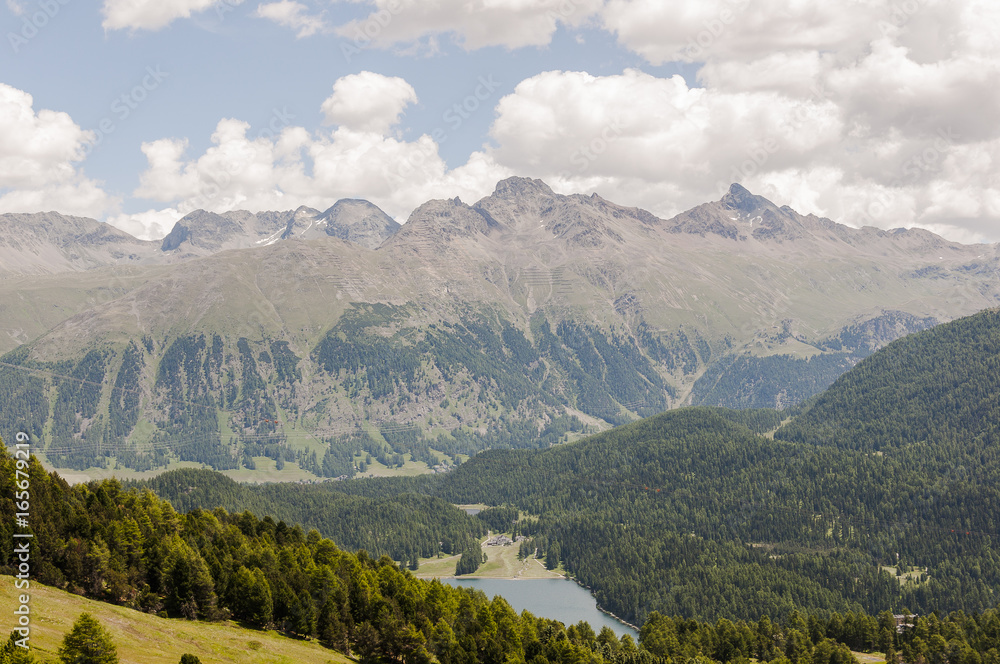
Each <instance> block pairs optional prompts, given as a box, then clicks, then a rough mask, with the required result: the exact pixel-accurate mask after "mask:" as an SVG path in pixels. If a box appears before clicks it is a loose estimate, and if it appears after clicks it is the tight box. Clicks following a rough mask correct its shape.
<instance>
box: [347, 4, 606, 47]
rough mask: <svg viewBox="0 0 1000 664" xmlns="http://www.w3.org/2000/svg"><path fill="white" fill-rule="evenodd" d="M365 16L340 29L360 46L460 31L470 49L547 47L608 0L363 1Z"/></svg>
mask: <svg viewBox="0 0 1000 664" xmlns="http://www.w3.org/2000/svg"><path fill="white" fill-rule="evenodd" d="M363 1H364V3H365V4H369V5H372V6H373V7H372V12H371V13H370V14H369V15H368V16H367V17H366V18H364V19H360V20H356V21H351V22H349V23H347V24H345V25H342V26H340V27H338V28H337V30H336V32H337V34H339V35H341V36H342V37H346V38H348V39H351V40H354V43H355V44H356V45H358V46H366V45H368V44H374V45H375V46H378V47H383V48H384V47H390V46H393V45H396V44H407V43H413V42H419V41H420V40H429V42H428V43H429V44H433V42H434V40H435V39H436V37H438V36H439V35H443V34H452V35H455V36H456V38H457V40H458V42H459V43H460V44H461V45H462V46H463V47H464V48H466V49H468V50H473V49H478V48H483V47H486V46H505V47H507V48H520V47H523V46H544V45H546V44H549V43H550V42H551V40H552V35H553V34H554V33H555V31H556V28H557V27H558V26H559V25H567V26H579V25H582V24H583V23H585V22H586V21H587V20H588V19H589V18H591V17H593V16H595V15H596V13H597V12H598V11H599V10H600V8H601V5H602V4H603V0H437V1H436V2H424V1H418V0H363Z"/></svg>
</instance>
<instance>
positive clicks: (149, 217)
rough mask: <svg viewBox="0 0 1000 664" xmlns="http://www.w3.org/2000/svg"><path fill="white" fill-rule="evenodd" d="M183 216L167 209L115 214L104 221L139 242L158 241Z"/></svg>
mask: <svg viewBox="0 0 1000 664" xmlns="http://www.w3.org/2000/svg"><path fill="white" fill-rule="evenodd" d="M183 216H184V215H182V214H181V213H180V212H178V211H177V210H175V209H173V208H167V209H165V210H147V211H145V212H137V213H135V214H116V215H113V216H109V217H108V218H107V219H105V221H106V222H107V223H109V224H111V225H112V226H114V227H115V228H120V229H121V230H123V231H125V232H126V233H129V234H131V235H133V236H134V237H137V238H139V239H140V240H159V239H162V238H163V237H165V236H166V235H167V233H169V232H170V229H171V228H173V227H174V224H175V223H177V222H178V221H180V219H181V217H183Z"/></svg>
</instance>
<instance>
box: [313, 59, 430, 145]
mask: <svg viewBox="0 0 1000 664" xmlns="http://www.w3.org/2000/svg"><path fill="white" fill-rule="evenodd" d="M416 102H417V92H416V90H414V89H413V86H412V85H410V84H409V83H407V82H406V81H405V80H403V79H402V78H399V77H390V76H383V75H381V74H375V73H372V72H370V71H363V72H361V73H359V74H351V75H349V76H344V77H343V78H340V79H338V80H337V82H336V83H335V84H334V86H333V94H332V95H331V96H330V97H329V98H327V100H326V101H324V102H323V107H322V110H323V115H324V117H325V118H326V123H327V124H336V125H340V126H342V127H346V128H349V129H353V130H357V131H370V132H375V133H385V132H387V131H388V130H389V128H390V127H392V126H394V125H396V124H397V123H398V122H399V118H400V116H401V115H402V114H403V110H404V109H405V108H406V107H407V106H409V105H410V104H415V103H416Z"/></svg>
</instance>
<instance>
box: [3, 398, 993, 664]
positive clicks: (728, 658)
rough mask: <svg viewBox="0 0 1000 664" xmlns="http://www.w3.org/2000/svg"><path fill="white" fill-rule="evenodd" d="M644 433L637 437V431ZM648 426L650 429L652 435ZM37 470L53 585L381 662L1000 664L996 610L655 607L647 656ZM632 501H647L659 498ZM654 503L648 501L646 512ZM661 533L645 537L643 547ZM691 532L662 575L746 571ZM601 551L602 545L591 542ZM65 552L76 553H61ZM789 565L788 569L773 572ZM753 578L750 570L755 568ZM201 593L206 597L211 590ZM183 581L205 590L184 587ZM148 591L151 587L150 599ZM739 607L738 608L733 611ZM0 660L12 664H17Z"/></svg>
mask: <svg viewBox="0 0 1000 664" xmlns="http://www.w3.org/2000/svg"><path fill="white" fill-rule="evenodd" d="M699 412H701V413H702V414H703V415H704V412H703V411H697V410H691V411H688V412H686V413H679V414H677V415H679V416H682V417H681V419H682V420H687V423H688V424H689V425H691V426H695V423H694V420H693V419H691V418H692V415H696V414H698V413H699ZM713 417H714V421H715V422H716V424H715V426H716V427H717V428H719V431H720V432H722V433H725V434H726V436H727V437H732V436H735V435H737V434H738V429H737V428H735V427H734V426H733V425H731V424H729V423H726V422H725V421H724V420H722V419H721V418H718V417H715V416H713ZM709 419H710V420H711V419H712V418H709ZM640 424H643V425H646V426H649V424H650V423H648V422H647V423H640ZM676 424H677V423H674V425H676ZM652 425H653V428H652V429H648V430H645V431H646V432H647V433H658V434H663V433H669V429H665V428H664V426H665V423H664V421H663V418H656V421H654V422H653V423H652ZM702 426H703V424H702ZM727 427H728V428H727ZM632 428H633V429H634V430H633V431H632V433H633V434H634V433H636V430H635V429H636V427H632ZM638 430H639V431H643V429H642V428H641V427H638ZM689 433H690V432H689ZM745 435H747V434H745ZM504 454H507V455H512V454H513V455H517V453H514V452H505V453H504ZM636 461H637V462H638V463H639V465H640V466H643V467H646V468H647V470H648V471H649V472H652V471H653V467H652V466H651V465H650V463H651V462H652V460H651V459H649V460H644V459H643V458H642V457H641V456H637V457H636ZM12 470H13V460H12V459H11V457H10V456H9V455H7V454H6V453H3V454H0V477H4V478H7V477H12V476H13V472H12ZM549 470H550V471H551V470H552V467H549ZM684 472H686V473H692V472H693V473H695V474H698V473H699V466H698V464H697V463H696V464H694V465H693V466H690V467H688V468H685V469H684ZM29 474H30V476H31V486H32V491H33V493H34V497H33V502H32V506H33V507H32V509H33V515H34V516H35V519H34V521H35V522H37V523H38V524H39V525H38V526H37V528H36V530H35V534H36V538H37V543H38V547H37V549H36V551H37V556H38V557H37V559H33V560H34V561H35V562H36V563H37V564H38V566H39V567H38V569H40V570H41V571H42V573H43V575H44V577H45V578H43V579H40V580H41V581H47V582H49V583H53V584H55V585H60V586H64V587H69V588H73V589H76V590H77V591H78V592H81V593H84V594H87V595H89V596H91V597H94V598H96V599H104V600H108V601H113V602H117V603H121V604H126V605H129V606H134V607H135V608H141V609H143V610H152V611H156V610H158V608H159V605H160V603H164V604H167V605H169V604H171V603H173V602H175V601H176V599H181V598H183V597H191V598H194V601H193V604H197V603H198V601H199V600H198V597H199V596H201V597H209V598H210V597H211V596H212V594H213V593H217V595H218V597H219V598H220V599H219V606H218V607H217V609H218V614H217V616H218V617H221V616H223V615H224V614H225V613H226V612H229V613H230V614H231V615H233V616H234V617H237V618H238V619H241V620H244V621H246V622H247V623H248V624H249V625H252V626H253V625H258V626H273V627H275V628H277V629H280V630H283V631H285V632H286V633H289V634H293V635H298V636H302V637H315V638H319V639H320V640H321V641H322V642H323V643H324V644H326V645H328V646H331V647H334V648H338V649H340V650H341V651H343V652H350V653H351V654H353V656H355V657H357V658H358V659H359V660H361V661H365V662H377V661H396V662H409V661H413V662H431V661H435V660H436V661H440V662H442V663H443V664H444V663H453V662H454V663H459V662H468V663H469V664H475V663H478V662H484V663H486V662H503V661H512V662H513V661H524V662H528V661H530V662H532V663H533V664H549V663H550V662H551V663H553V664H554V663H556V662H559V663H561V664H562V663H566V664H602V663H604V662H607V663H608V664H633V663H635V664H670V662H677V661H681V660H683V661H695V662H699V661H701V662H720V663H726V664H728V663H732V664H745V662H747V661H748V660H750V659H756V660H758V661H768V662H775V661H778V662H784V661H789V662H801V663H802V664H854V660H853V658H852V655H851V654H850V652H849V649H850V650H856V651H866V652H870V651H872V650H873V649H875V648H881V649H882V650H883V651H889V652H894V653H900V654H901V655H902V658H903V661H907V662H920V661H927V662H942V663H944V662H947V663H948V664H951V663H952V662H954V663H956V664H997V662H998V661H1000V657H998V650H997V649H998V648H1000V615H998V612H997V611H996V610H995V609H989V610H986V611H984V612H982V613H981V614H978V615H976V614H968V613H963V612H954V613H951V614H947V615H944V614H930V613H927V614H922V615H921V616H915V617H910V618H906V619H903V621H902V622H903V624H905V625H908V626H907V627H903V629H902V630H901V631H900V632H898V633H897V631H896V629H895V627H896V621H895V619H894V618H893V616H892V615H891V614H890V613H888V612H883V613H882V614H880V615H879V616H878V617H874V616H872V615H871V614H865V613H864V612H860V611H857V610H854V611H844V610H832V609H834V607H832V606H825V607H823V610H822V611H818V612H813V613H799V612H798V611H796V610H792V611H789V612H788V614H787V616H786V617H785V618H784V619H782V620H780V621H778V622H773V623H772V622H771V620H770V619H768V618H767V617H759V618H756V619H754V620H752V621H743V620H738V621H736V620H731V619H728V618H721V617H720V618H718V619H716V620H714V621H713V622H711V623H709V622H699V621H697V620H694V619H691V618H686V617H679V616H674V617H666V614H662V613H657V612H653V613H650V614H649V616H648V620H647V621H646V622H645V624H644V625H643V627H642V629H641V632H640V641H639V645H638V646H636V644H635V643H634V642H633V641H632V639H630V638H629V637H623V638H622V639H621V640H619V639H617V638H616V637H615V636H614V634H613V633H609V632H608V631H605V630H602V632H601V634H599V635H595V633H594V630H593V629H592V628H591V627H590V626H589V625H587V624H586V623H579V624H576V625H572V626H570V627H565V626H564V625H562V624H561V623H558V622H555V621H552V620H548V619H545V618H536V617H535V616H533V615H531V614H530V613H528V612H524V613H522V614H520V615H518V614H517V613H515V612H514V611H513V610H512V609H511V608H510V606H509V605H508V604H507V603H506V602H505V601H504V600H503V599H502V598H496V599H493V600H489V599H487V598H486V596H485V595H484V594H483V593H481V592H478V591H473V590H467V589H460V588H452V587H449V586H445V585H443V584H441V583H440V582H438V581H420V580H417V579H415V578H413V577H412V576H411V575H410V574H409V572H407V571H406V570H404V569H401V568H400V567H398V566H397V565H396V564H394V563H393V562H392V561H391V560H390V559H389V558H387V557H384V556H383V557H381V558H379V559H375V558H373V557H371V556H369V555H368V554H367V553H366V552H364V551H361V552H359V553H358V554H357V555H352V554H349V553H346V552H344V551H342V550H339V549H338V548H337V547H336V546H335V545H334V544H333V543H332V542H330V541H329V540H324V539H322V537H321V536H320V535H319V533H317V532H315V531H311V532H309V533H308V534H307V533H305V532H304V531H303V530H302V529H301V528H299V527H298V526H291V527H290V526H288V525H287V524H286V523H285V522H283V521H279V522H275V521H274V520H273V519H271V518H264V519H262V520H261V519H258V518H257V517H255V516H253V515H252V514H250V513H248V512H244V513H242V514H231V513H228V512H226V511H225V510H222V509H216V510H214V511H213V512H211V513H209V512H204V511H201V510H193V511H191V512H189V513H188V514H186V515H179V514H177V513H176V512H174V511H173V509H171V507H170V505H169V504H167V503H165V502H162V501H160V500H159V499H157V498H156V497H155V496H153V495H152V494H151V493H149V492H143V493H139V492H136V491H123V490H122V489H121V487H120V486H119V485H118V484H117V483H116V482H114V481H105V482H100V483H96V482H95V483H91V484H90V485H78V486H76V487H69V486H68V485H66V484H65V482H63V481H62V480H60V479H59V478H58V477H57V476H56V475H48V474H46V473H45V472H44V471H43V470H42V469H41V467H40V465H39V464H38V463H37V462H36V461H34V460H33V461H32V462H31V464H30V468H29ZM3 481H5V482H8V483H9V480H3ZM339 484H343V483H339ZM358 484H369V485H374V484H378V483H376V482H371V481H369V482H362V483H358ZM9 488H10V487H9V486H8V487H0V489H3V490H4V493H2V494H0V517H3V519H4V522H5V523H6V522H9V521H10V515H11V513H12V511H13V501H12V500H11V499H10V498H9V497H8V496H9V495H11V494H10V493H9V492H7V489H9ZM632 493H633V496H632V497H633V498H635V497H637V496H641V495H649V494H648V493H647V494H639V493H636V492H634V491H633V492H632ZM650 504H651V503H650V502H649V501H640V504H639V505H638V507H639V509H638V510H636V511H635V513H634V514H633V516H632V518H633V519H634V518H635V517H636V516H637V515H639V514H641V511H642V510H643V509H645V508H648V506H649V505H650ZM622 529H623V531H631V530H632V526H629V525H627V524H622ZM556 534H557V535H558V534H559V533H556ZM591 534H592V535H593V534H594V532H593V531H591ZM597 535H598V537H599V536H600V534H599V533H598V534H597ZM649 536H650V533H634V534H633V535H631V536H630V537H631V540H630V541H632V542H638V541H641V540H642V539H645V538H648V537H649ZM675 537H676V538H678V539H679V540H680V541H681V545H680V547H681V548H680V549H673V548H671V547H669V546H668V547H667V551H668V552H670V551H673V552H674V555H677V556H678V557H677V558H676V559H674V560H663V561H658V564H662V565H663V566H662V567H660V568H659V570H660V571H661V572H662V571H665V570H672V569H678V570H680V571H682V572H684V575H683V578H686V579H687V580H688V582H690V583H693V584H695V585H696V586H697V587H699V588H701V587H704V581H700V580H698V579H697V578H696V577H698V576H699V575H700V574H704V572H705V571H707V570H710V569H713V568H716V567H722V568H724V569H723V570H722V571H723V573H726V574H733V573H734V572H737V570H734V569H733V568H731V567H728V566H727V565H726V564H725V563H726V556H725V555H720V553H721V552H722V549H721V548H717V549H716V550H714V551H711V552H710V556H709V559H710V561H711V564H710V565H708V564H705V563H708V560H706V561H702V564H701V567H700V570H701V572H698V567H696V566H695V564H694V562H695V560H696V558H695V557H693V556H694V555H697V552H698V550H699V546H698V545H697V541H698V539H697V538H696V537H692V536H690V535H686V534H678V535H675ZM599 541H600V540H598V539H591V540H589V542H588V543H589V544H591V545H592V544H594V543H595V542H599ZM54 542H64V543H66V544H65V546H58V545H54ZM575 542H576V540H575V539H574V538H572V537H570V538H566V539H563V538H562V537H561V536H560V537H558V538H557V539H556V540H555V541H554V543H553V544H550V545H549V546H548V551H547V554H548V555H549V556H551V557H552V558H553V559H555V558H556V557H559V555H560V554H558V553H553V546H554V545H555V544H558V545H560V546H561V548H562V552H563V553H562V555H564V556H567V558H566V559H567V561H568V560H569V556H570V555H571V554H570V553H569V552H568V551H567V550H566V549H567V547H570V548H572V547H574V546H576V543H575ZM619 544H621V543H619ZM685 547H686V548H687V550H686V551H685ZM462 548H463V550H467V551H469V553H470V558H471V559H472V561H473V562H475V560H476V557H475V554H478V556H479V558H478V560H480V561H481V560H482V557H481V556H482V553H481V550H480V549H479V547H478V544H476V543H475V542H474V541H472V540H464V542H463V545H462ZM605 554H606V552H605V551H602V552H601V555H605ZM636 554H637V555H636V557H635V558H632V559H631V561H630V562H631V564H632V565H635V564H636V563H637V562H638V561H640V560H642V557H641V556H642V555H644V552H642V551H636ZM3 555H4V559H3V562H2V565H3V567H4V569H5V570H7V569H10V567H9V565H10V562H11V560H10V553H9V551H6V552H3ZM573 555H576V556H577V557H578V556H579V554H578V553H576V554H573ZM199 560H200V561H202V563H201V565H203V566H204V568H205V569H207V574H208V577H207V581H205V580H204V579H203V580H201V581H197V582H195V583H193V584H192V581H191V579H197V578H198V577H204V574H203V573H199V572H195V573H194V575H193V576H192V574H191V570H193V569H195V568H197V567H200V565H199V564H198V562H197V561H199ZM171 561H172V562H171ZM178 561H185V564H186V568H185V571H184V572H183V574H181V576H182V577H184V578H183V579H181V578H178V576H177V574H179V572H178V571H177V570H178V567H177V565H178ZM801 565H806V566H807V565H808V558H800V559H799V560H798V561H797V562H796V566H801ZM758 568H759V563H758ZM780 569H781V567H780V566H777V567H773V568H772V574H773V573H774V572H775V571H780ZM161 571H162V572H163V573H161ZM752 571H753V569H752V568H750V569H748V570H747V573H751V572H752ZM756 571H758V572H759V571H760V569H757V570H756ZM765 571H766V570H765ZM786 571H787V570H786ZM95 575H96V576H95ZM737 576H738V574H737ZM184 579H187V580H184ZM95 580H96V581H97V583H95ZM766 581H767V583H768V584H775V585H773V586H770V585H769V586H768V587H773V589H774V592H775V593H776V594H777V595H778V596H784V595H785V594H787V593H800V594H801V593H808V592H814V590H811V589H810V588H809V587H806V588H799V587H798V581H797V580H793V579H792V578H791V577H790V578H789V580H788V581H789V582H788V584H787V585H784V586H783V585H781V577H780V575H779V576H777V577H774V578H767V579H766ZM198 585H204V587H203V588H202V589H201V590H198V589H196V588H195V586H198ZM182 587H189V588H192V590H191V592H190V593H188V592H184V591H179V590H178V589H179V588H182ZM738 587H739V585H738V583H736V584H735V585H731V586H724V587H723V588H722V590H724V592H721V593H719V594H711V593H709V594H704V593H703V594H694V595H693V597H696V598H697V600H696V601H697V602H698V603H700V604H706V603H715V602H724V601H725V600H726V598H727V597H728V595H727V593H728V592H730V591H731V590H733V589H737V590H738ZM136 589H141V591H140V592H138V593H136V592H135V590H136ZM696 592H697V591H696ZM174 596H176V599H174ZM758 599H763V598H762V597H761V596H758ZM181 605H183V601H182V602H181ZM766 605H767V604H766V602H765V603H764V604H761V605H760V606H759V607H758V608H761V607H764V606H766ZM723 606H724V607H725V608H724V610H727V611H728V610H730V609H731V607H730V606H726V605H725V604H723ZM181 613H182V614H183V611H181ZM102 632H103V630H102V628H100V625H99V624H96V621H85V620H84V619H81V620H80V621H78V622H77V625H76V626H75V627H74V630H73V631H72V632H71V634H70V635H68V636H67V639H66V642H65V644H64V648H63V654H68V653H74V652H79V651H87V652H89V653H91V654H89V655H87V657H89V658H84V659H65V658H64V659H63V661H82V662H91V661H97V662H114V661H117V660H116V658H115V657H114V655H113V650H114V644H112V643H109V640H108V639H107V635H106V633H103V634H102ZM8 651H9V648H6V647H5V648H4V649H3V650H2V651H0V656H3V657H7V656H8V655H9V653H8ZM109 653H110V654H109ZM783 658H787V659H783ZM13 661H14V662H17V661H18V660H17V659H14V660H13ZM0 662H3V664H6V661H4V660H2V659H0Z"/></svg>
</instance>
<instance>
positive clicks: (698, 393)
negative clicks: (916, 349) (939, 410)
mask: <svg viewBox="0 0 1000 664" xmlns="http://www.w3.org/2000/svg"><path fill="white" fill-rule="evenodd" d="M935 324H937V321H936V320H935V319H933V318H918V317H916V316H913V315H911V314H907V313H904V312H901V311H887V312H884V313H882V314H881V315H879V316H876V317H874V318H871V319H869V320H866V321H861V322H858V323H853V324H851V325H848V326H847V327H845V328H844V329H843V330H841V331H840V333H839V334H838V335H837V336H835V337H832V338H830V339H825V340H822V341H819V342H817V343H816V344H815V345H816V347H817V348H819V349H821V350H823V351H826V353H825V354H822V355H815V356H813V357H811V358H809V359H799V358H794V357H791V356H789V355H771V356H768V357H757V356H754V355H739V356H729V357H725V358H723V359H721V360H719V361H717V362H716V363H714V364H712V365H709V366H708V368H707V370H706V371H705V373H704V375H702V377H701V378H699V379H698V381H697V382H696V383H695V385H694V389H693V390H692V402H693V403H695V404H700V405H706V406H709V405H714V406H724V407H726V408H775V407H777V408H787V407H789V406H793V405H795V404H798V403H800V402H802V401H805V400H806V399H808V398H809V397H811V396H813V395H815V394H818V393H820V392H821V391H823V390H824V389H826V388H827V387H829V386H830V384H831V383H833V381H834V380H836V379H837V378H838V377H839V376H841V375H842V374H843V373H844V372H846V371H848V370H849V369H850V368H851V367H853V366H854V365H855V364H857V363H858V362H859V361H860V360H861V359H863V358H865V357H868V356H869V355H871V354H872V353H873V352H874V351H876V350H878V349H879V348H881V347H882V346H884V345H885V344H886V343H889V342H890V341H894V340H895V339H898V338H900V337H902V336H905V335H907V334H911V333H914V332H919V331H921V330H926V329H928V328H930V327H933V326H934V325H935ZM779 337H780V338H781V339H782V340H785V339H793V338H794V339H798V340H799V341H801V342H805V340H804V339H801V338H799V337H795V336H794V335H793V334H792V330H791V328H790V325H788V324H786V325H785V326H784V327H783V329H782V330H781V332H780V333H779ZM702 360H705V357H704V356H702Z"/></svg>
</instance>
